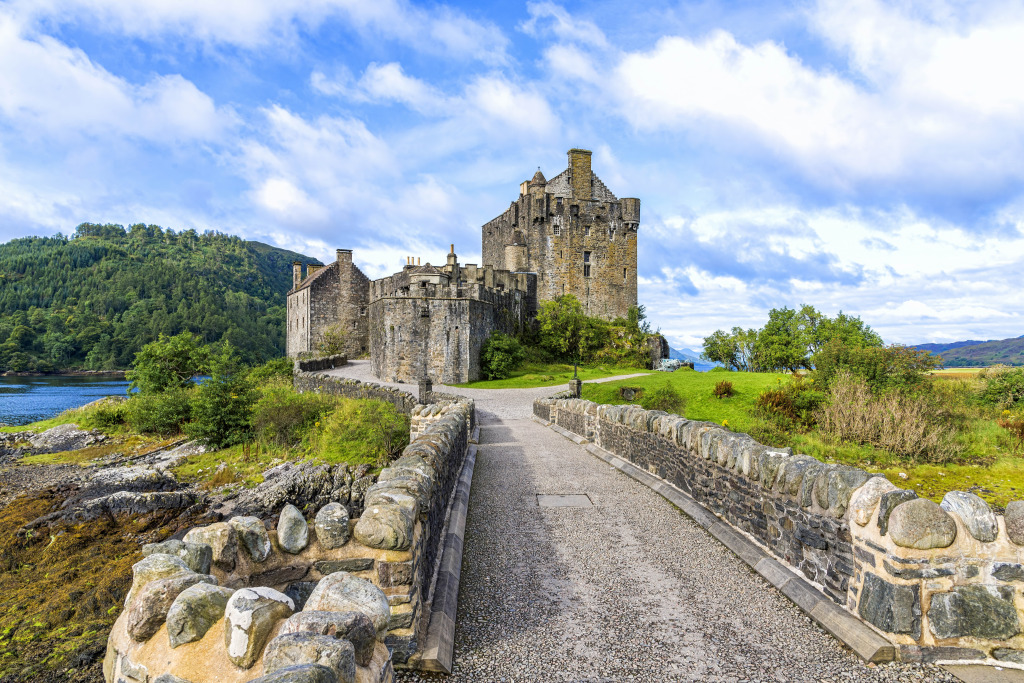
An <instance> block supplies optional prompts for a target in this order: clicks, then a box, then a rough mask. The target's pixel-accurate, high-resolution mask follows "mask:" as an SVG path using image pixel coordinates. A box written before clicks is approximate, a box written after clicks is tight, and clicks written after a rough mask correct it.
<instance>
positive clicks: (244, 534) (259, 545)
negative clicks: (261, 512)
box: [228, 517, 271, 562]
mask: <svg viewBox="0 0 1024 683" xmlns="http://www.w3.org/2000/svg"><path fill="white" fill-rule="evenodd" d="M228 524H230V525H231V526H232V527H233V528H234V530H235V533H237V534H238V540H239V541H241V543H242V547H243V548H245V550H246V552H248V553H249V557H251V558H252V559H253V561H255V562H263V561H264V560H266V559H267V558H268V557H270V551H271V546H270V534H268V533H267V528H266V527H265V526H263V522H262V521H261V520H260V519H259V517H232V518H231V519H230V520H228Z"/></svg>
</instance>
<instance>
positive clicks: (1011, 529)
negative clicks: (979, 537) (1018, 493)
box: [1003, 500, 1024, 545]
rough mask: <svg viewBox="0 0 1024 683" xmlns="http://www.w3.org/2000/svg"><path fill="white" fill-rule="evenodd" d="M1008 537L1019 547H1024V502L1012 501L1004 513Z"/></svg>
mask: <svg viewBox="0 0 1024 683" xmlns="http://www.w3.org/2000/svg"><path fill="white" fill-rule="evenodd" d="M1003 520H1004V521H1005V522H1006V536H1007V538H1009V539H1010V540H1011V541H1013V542H1014V543H1016V544H1017V545H1024V500H1012V501H1010V502H1009V503H1008V504H1007V506H1006V512H1004V513H1003Z"/></svg>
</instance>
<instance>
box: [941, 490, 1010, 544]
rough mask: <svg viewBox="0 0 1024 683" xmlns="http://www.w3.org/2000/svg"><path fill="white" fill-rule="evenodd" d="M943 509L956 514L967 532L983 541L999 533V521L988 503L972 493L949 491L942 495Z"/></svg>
mask: <svg viewBox="0 0 1024 683" xmlns="http://www.w3.org/2000/svg"><path fill="white" fill-rule="evenodd" d="M940 505H941V507H942V509H943V510H945V511H946V512H949V513H950V514H953V515H956V516H957V517H959V518H960V521H961V522H963V523H964V526H965V527H967V532H968V533H969V534H970V535H971V536H974V537H975V538H976V539H978V540H979V541H981V542H983V543H991V542H992V541H994V540H996V536H997V535H998V534H999V522H998V521H997V520H996V514H995V513H994V512H992V508H990V507H989V506H988V503H986V502H985V501H983V500H982V499H981V498H979V497H978V496H976V495H974V494H973V493H967V492H965V491H950V492H949V493H947V494H946V495H945V496H943V497H942V503H940Z"/></svg>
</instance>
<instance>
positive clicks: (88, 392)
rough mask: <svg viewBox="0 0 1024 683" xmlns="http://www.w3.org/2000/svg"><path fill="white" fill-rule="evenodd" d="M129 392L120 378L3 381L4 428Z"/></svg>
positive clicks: (0, 416) (52, 377)
mask: <svg viewBox="0 0 1024 683" xmlns="http://www.w3.org/2000/svg"><path fill="white" fill-rule="evenodd" d="M127 390H128V382H126V381H125V380H124V379H122V378H121V377H119V376H117V375H44V376H34V377H0V425H23V424H28V423H29V422H36V421H38V420H46V419H49V418H51V417H56V416H57V415H59V414H60V413H62V412H63V411H65V410H67V409H69V408H78V407H79V406H84V405H85V404H86V403H91V402H92V401H95V400H96V399H98V398H103V397H104V396H124V395H125V392H126V391H127Z"/></svg>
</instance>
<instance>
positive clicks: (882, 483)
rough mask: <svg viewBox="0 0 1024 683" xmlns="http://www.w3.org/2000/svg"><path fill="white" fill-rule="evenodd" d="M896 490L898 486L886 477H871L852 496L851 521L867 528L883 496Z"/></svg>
mask: <svg viewBox="0 0 1024 683" xmlns="http://www.w3.org/2000/svg"><path fill="white" fill-rule="evenodd" d="M895 490H897V489H896V485H895V484H893V483H892V482H890V481H889V480H888V479H886V478H885V477H871V478H870V479H868V480H867V481H866V482H864V485H863V486H861V487H860V488H859V489H857V490H856V491H855V492H854V493H853V495H852V496H850V507H849V511H850V519H852V520H853V521H854V522H856V523H857V524H858V525H859V526H865V525H866V524H867V523H868V522H870V521H871V515H873V514H874V512H875V508H876V507H878V500H879V499H880V498H881V497H882V495H883V494H885V493H889V492H890V491H895Z"/></svg>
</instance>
